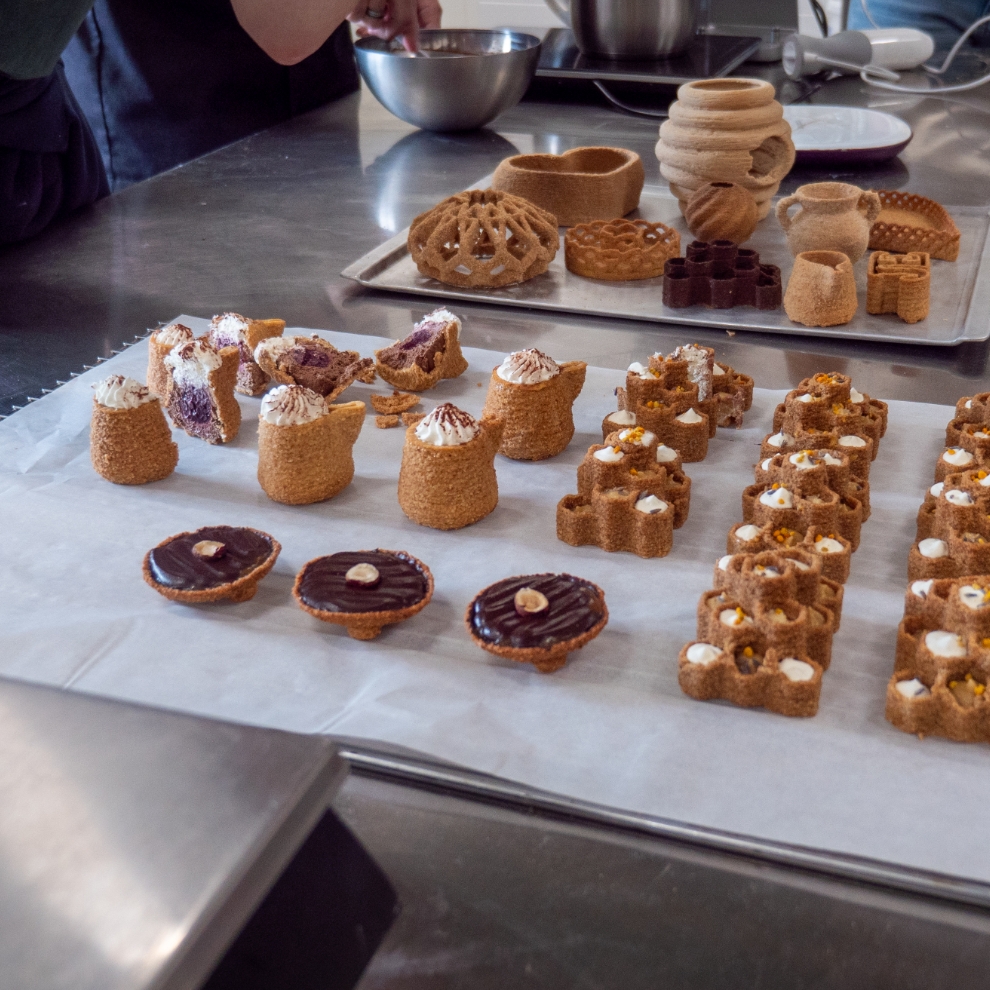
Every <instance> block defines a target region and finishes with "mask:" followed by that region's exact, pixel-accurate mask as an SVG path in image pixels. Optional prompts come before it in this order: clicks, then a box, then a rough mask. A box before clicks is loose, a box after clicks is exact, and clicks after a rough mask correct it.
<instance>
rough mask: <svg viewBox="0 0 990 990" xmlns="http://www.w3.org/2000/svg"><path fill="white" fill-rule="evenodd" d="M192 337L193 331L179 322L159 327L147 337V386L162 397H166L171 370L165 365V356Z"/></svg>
mask: <svg viewBox="0 0 990 990" xmlns="http://www.w3.org/2000/svg"><path fill="white" fill-rule="evenodd" d="M192 339H193V332H192V330H190V329H189V327H186V326H183V325H182V324H181V323H169V324H168V326H164V327H159V328H158V329H157V330H155V331H154V332H153V333H152V334H151V336H150V337H149V338H148V388H149V389H151V391H152V392H154V393H155V395H157V396H160V397H161V398H162V399H166V398H167V397H168V388H169V381H170V380H171V372H170V371H169V369H168V368H167V367H166V366H165V356H166V355H167V354H168V353H169V351H171V350H172V348H173V347H177V346H178V345H179V344H187V343H188V342H189V341H191V340H192Z"/></svg>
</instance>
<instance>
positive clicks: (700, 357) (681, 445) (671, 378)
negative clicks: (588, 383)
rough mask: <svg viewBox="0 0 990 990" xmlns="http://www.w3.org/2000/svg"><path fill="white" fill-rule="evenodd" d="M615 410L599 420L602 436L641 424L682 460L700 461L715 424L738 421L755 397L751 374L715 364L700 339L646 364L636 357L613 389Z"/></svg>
mask: <svg viewBox="0 0 990 990" xmlns="http://www.w3.org/2000/svg"><path fill="white" fill-rule="evenodd" d="M615 394H616V399H617V402H618V406H619V408H618V410H617V411H616V412H614V413H610V414H609V415H608V416H606V417H605V419H604V421H603V422H602V437H603V438H605V437H607V436H608V435H609V434H610V433H613V432H614V431H615V430H618V429H622V428H623V427H628V426H642V427H644V428H645V429H647V430H649V431H650V432H651V433H654V434H656V436H657V437H658V439H659V442H660V443H661V444H664V445H666V446H668V447H671V448H672V449H673V450H676V451H677V452H678V453H679V454H680V455H681V458H682V459H683V460H684V461H686V462H693V461H701V460H704V459H705V456H706V455H707V453H708V440H709V439H710V438H711V437H713V436H715V428H716V426H734V427H737V428H738V427H740V426H742V422H743V416H744V414H745V412H746V411H747V410H748V409H749V408H750V406H751V405H752V403H753V379H752V378H750V377H749V376H748V375H743V374H740V373H738V372H736V371H734V370H733V369H732V368H730V367H728V366H724V367H723V366H720V365H717V364H715V351H714V350H713V349H712V348H710V347H702V346H700V345H699V344H687V345H685V346H683V347H678V348H677V349H676V350H675V351H674V352H673V353H672V354H670V355H669V356H667V357H664V356H663V355H662V354H659V353H657V354H654V355H653V356H652V357H651V358H650V359H649V362H648V364H647V365H645V366H644V365H642V364H640V363H639V362H634V363H633V364H631V365H630V366H629V370H628V371H627V372H626V387H625V388H624V389H623V388H618V389H616V391H615Z"/></svg>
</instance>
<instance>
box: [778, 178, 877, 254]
mask: <svg viewBox="0 0 990 990" xmlns="http://www.w3.org/2000/svg"><path fill="white" fill-rule="evenodd" d="M795 204H797V205H798V206H800V207H801V209H800V210H798V212H797V213H795V214H794V215H793V216H791V215H790V214H789V213H788V210H790V208H791V207H792V206H794V205H795ZM880 208H881V204H880V197H879V196H878V195H877V194H876V193H875V192H873V190H868V191H866V192H864V191H863V190H862V189H860V188H859V186H854V185H852V184H850V183H848V182H811V183H809V184H808V185H805V186H800V187H798V189H797V191H796V192H795V193H794V194H793V195H791V196H786V197H784V199H782V200H781V201H780V202H779V203H778V204H777V219H778V220H779V221H780V225H781V227H783V228H784V231H785V233H786V234H787V246H788V247H789V248H790V249H791V254H793V255H795V256H797V255H799V254H801V252H802V251H841V252H842V253H843V254H844V255H846V257H847V258H848V259H849V260H850V261H851V262H852V263H853V264H856V262H857V261H859V259H860V258H862V257H863V255H864V254H865V253H866V247H867V245H868V244H869V243H870V227H872V226H873V221H874V220H876V218H877V217H878V216H879V215H880Z"/></svg>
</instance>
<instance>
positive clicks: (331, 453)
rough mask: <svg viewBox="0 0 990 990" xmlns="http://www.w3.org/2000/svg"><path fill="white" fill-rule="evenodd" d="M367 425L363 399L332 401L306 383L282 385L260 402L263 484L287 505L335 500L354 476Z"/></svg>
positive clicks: (273, 495) (268, 493)
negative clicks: (357, 446)
mask: <svg viewBox="0 0 990 990" xmlns="http://www.w3.org/2000/svg"><path fill="white" fill-rule="evenodd" d="M363 425H364V403H363V402H344V403H342V404H340V405H329V404H328V403H327V401H326V400H325V399H324V398H323V396H322V395H319V394H317V393H316V392H312V391H310V390H309V389H308V388H303V387H302V385H279V386H278V387H277V388H274V389H272V391H271V392H269V393H268V395H266V396H265V397H264V399H262V400H261V412H260V413H259V414H258V483H259V484H260V485H261V487H262V488H263V489H264V490H265V494H266V495H267V496H268V497H269V498H270V499H272V500H273V501H275V502H282V503H284V504H286V505H309V504H311V503H313V502H323V501H325V500H326V499H328V498H333V496H334V495H336V494H337V493H338V492H340V491H341V490H343V489H344V488H345V487H346V486H347V485H349V484H350V483H351V479H352V478H353V477H354V458H353V456H352V453H351V451H352V448H353V447H354V441H355V440H357V438H358V434H359V433H360V432H361V427H362V426H363Z"/></svg>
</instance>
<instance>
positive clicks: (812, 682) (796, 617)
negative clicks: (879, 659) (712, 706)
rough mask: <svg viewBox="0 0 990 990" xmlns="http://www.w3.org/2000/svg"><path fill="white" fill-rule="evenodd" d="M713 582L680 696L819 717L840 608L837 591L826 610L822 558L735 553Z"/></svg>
mask: <svg viewBox="0 0 990 990" xmlns="http://www.w3.org/2000/svg"><path fill="white" fill-rule="evenodd" d="M798 564H801V565H803V567H799V566H798ZM714 584H715V587H714V588H713V589H712V590H711V591H706V592H705V593H704V594H703V595H702V596H701V599H700V601H699V602H698V638H697V640H696V641H695V642H692V643H688V644H687V645H686V646H684V647H683V649H682V650H681V652H680V656H679V658H678V675H677V679H678V683H679V684H680V686H681V690H682V691H684V693H685V694H688V695H690V696H691V697H692V698H697V699H698V700H699V701H708V700H711V699H714V698H723V699H725V700H727V701H731V702H733V703H734V704H737V705H742V706H744V707H763V708H767V709H769V710H770V711H774V712H778V713H779V714H781V715H795V716H810V715H814V714H815V713H816V712H817V711H818V699H819V695H820V694H821V679H822V672H823V671H825V670H827V669H828V666H829V663H830V661H831V656H832V637H833V635H834V633H835V632H836V630H837V629H838V625H839V613H840V611H841V604H842V589H841V586H838V585H831V586H830V592H832V597H831V598H830V604H829V605H826V604H823V600H822V596H821V588H822V585H823V579H822V577H821V559H820V558H819V557H817V556H815V555H814V554H812V553H809V552H808V551H806V550H804V549H801V548H797V547H794V548H791V549H787V550H777V551H769V552H764V553H758V554H748V553H747V554H736V555H734V556H731V557H728V558H723V559H722V560H721V561H719V563H718V565H717V566H716V568H715V581H714Z"/></svg>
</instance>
